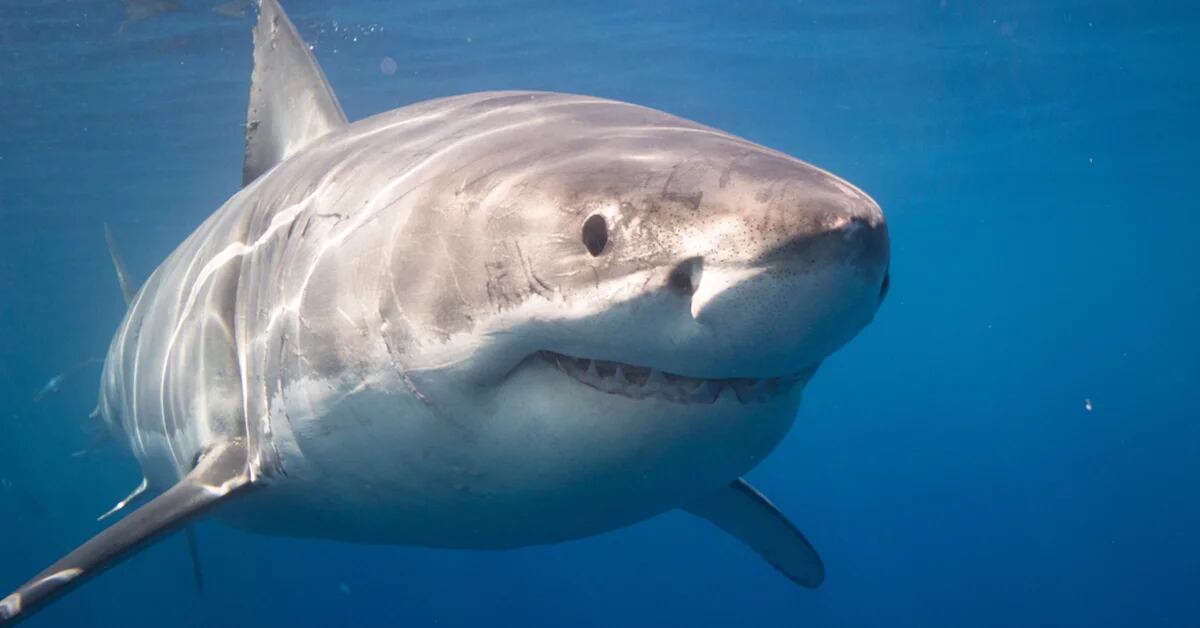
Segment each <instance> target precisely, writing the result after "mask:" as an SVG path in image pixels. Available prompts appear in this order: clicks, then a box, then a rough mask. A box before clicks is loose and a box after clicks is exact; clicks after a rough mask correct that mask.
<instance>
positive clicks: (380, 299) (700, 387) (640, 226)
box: [0, 0, 888, 623]
mask: <svg viewBox="0 0 1200 628" xmlns="http://www.w3.org/2000/svg"><path fill="white" fill-rule="evenodd" d="M243 178H244V182H245V186H244V187H243V188H242V190H241V191H239V192H238V193H237V194H235V195H234V196H233V197H232V198H231V199H230V200H229V201H228V202H227V203H226V204H225V205H224V206H223V207H221V208H220V209H219V210H217V212H216V213H214V214H213V215H212V216H211V217H210V218H209V219H208V220H206V221H205V222H204V223H203V224H202V225H201V226H200V227H199V228H198V229H197V230H196V231H195V232H194V233H193V234H192V235H191V236H190V237H189V238H188V239H187V240H185V241H184V242H183V243H182V244H181V245H180V246H179V248H178V249H176V250H175V252H174V253H172V254H171V256H170V257H169V258H168V259H167V260H165V261H164V262H163V264H162V265H161V266H159V267H158V269H157V270H156V271H155V272H154V273H153V274H152V276H151V277H150V278H149V280H148V281H147V282H146V283H145V285H144V286H143V287H142V288H141V289H140V290H139V291H138V292H137V293H136V295H131V302H130V307H129V311H128V313H127V315H126V318H125V320H124V321H123V323H122V325H121V327H120V328H119V329H118V332H117V334H116V335H115V337H114V339H113V342H112V344H111V348H110V351H109V353H108V357H107V359H106V361H105V369H104V373H103V376H102V383H101V392H100V404H99V411H100V412H99V414H100V416H101V417H102V419H103V420H104V421H105V422H106V423H107V424H108V425H109V427H110V428H111V429H112V430H113V432H114V433H115V434H117V435H119V436H120V437H121V439H122V440H123V441H124V442H126V443H127V444H128V446H129V449H130V450H131V451H132V453H133V454H134V455H135V456H136V457H137V459H138V460H139V462H140V463H141V466H142V468H143V471H144V475H145V479H144V482H143V484H142V485H140V486H139V490H138V491H136V492H135V494H134V495H131V497H130V499H131V500H132V499H133V498H136V497H138V495H140V493H141V491H142V490H146V489H147V488H148V489H149V490H150V491H151V492H158V493H159V495H158V497H155V498H154V499H152V500H150V501H149V502H148V503H146V504H145V505H143V506H142V507H140V508H138V509H137V510H136V511H134V512H133V513H131V514H130V515H128V516H126V517H125V518H123V519H121V520H120V521H119V522H117V523H116V524H114V525H113V526H112V527H110V528H108V529H107V530H105V531H104V532H102V533H101V534H100V535H98V536H97V537H95V538H93V539H92V540H90V541H88V542H87V543H85V544H84V545H83V546H81V547H80V548H79V549H77V550H75V551H74V552H72V553H71V554H69V555H67V556H66V557H64V558H63V559H62V560H60V561H59V562H58V563H56V564H54V565H52V566H51V567H50V568H48V569H46V570H45V571H44V572H42V573H41V574H39V575H38V576H37V577H35V578H34V579H32V580H31V581H30V582H28V583H26V584H25V585H24V586H22V587H21V588H20V589H18V590H17V591H16V592H14V593H13V594H12V595H10V596H8V597H7V598H4V600H3V601H0V623H3V622H4V621H6V620H7V621H12V620H18V619H20V618H22V617H25V616H27V615H28V613H29V611H30V610H32V609H33V608H35V607H36V606H38V605H39V604H41V603H44V602H45V601H47V600H49V599H51V598H52V597H53V596H54V595H57V594H59V593H61V592H62V591H65V590H66V589H67V588H69V587H70V586H73V585H75V584H78V583H79V582H82V581H83V580H84V579H86V577H88V576H90V575H93V574H95V573H97V572H99V571H100V570H102V569H103V568H104V567H106V566H108V565H111V564H113V563H114V562H115V561H117V560H119V559H120V558H121V557H123V556H125V555H128V554H129V553H130V552H132V551H135V550H136V549H138V548H140V547H143V546H145V545H146V544H147V543H149V542H150V541H152V540H153V539H155V538H158V537H161V536H162V535H163V534H165V533H168V532H170V531H173V530H175V529H178V528H179V527H181V526H184V525H186V524H187V523H188V522H189V521H192V520H194V519H195V518H196V517H200V516H204V515H209V514H211V515H212V516H214V517H216V518H218V519H221V520H223V521H226V522H228V523H230V524H232V525H236V526H240V527H244V528H247V529H252V530H256V531H260V532H264V533H269V534H286V535H298V536H313V537H323V538H335V539H344V540H349V541H355V542H365V543H388V544H417V545H427V546H438V547H460V548H505V547H517V546H522V545H529V544H538V543H552V542H558V541H564V540H568V539H574V538H580V537H585V536H588V535H592V534H596V533H600V532H604V531H607V530H612V529H615V528H619V527H622V526H626V525H630V524H633V523H636V522H638V521H641V520H644V519H647V518H649V517H653V516H655V515H657V514H660V513H662V512H665V511H668V510H672V509H676V508H682V509H685V510H688V511H689V512H692V513H693V514H696V515H697V516H699V517H701V518H704V519H707V520H709V521H711V522H712V523H714V524H716V525H717V526H719V527H721V528H722V529H724V530H726V531H727V532H729V533H730V534H732V535H733V536H735V537H737V538H739V539H740V540H742V541H743V542H745V543H746V544H747V545H749V546H750V547H751V548H753V549H755V550H756V551H758V552H759V553H760V554H762V555H763V556H764V557H765V558H766V559H767V560H769V561H770V562H771V563H772V564H773V565H775V566H776V567H777V568H778V569H779V570H780V571H781V572H782V573H784V574H785V575H787V576H788V577H790V578H792V579H793V580H795V581H797V582H798V583H800V584H802V585H805V586H809V587H814V586H817V585H819V584H820V582H821V581H822V579H823V577H824V570H823V567H822V565H821V561H820V559H819V558H818V557H817V555H816V553H815V552H814V551H813V550H812V548H811V546H810V545H809V544H808V542H807V541H806V540H805V539H804V537H803V535H801V534H800V533H799V531H798V530H796V528H795V527H794V526H793V525H792V524H791V523H789V522H788V521H787V520H786V519H785V518H784V517H783V516H782V515H781V514H780V513H779V512H778V511H777V510H776V509H775V508H774V507H773V506H772V505H771V504H770V502H769V501H768V500H767V499H766V498H765V497H763V496H762V495H761V494H759V493H758V492H757V491H756V490H754V489H753V488H752V487H750V486H749V485H748V484H746V483H745V482H744V481H742V480H740V479H738V478H739V477H740V476H741V475H742V474H743V473H745V472H746V471H748V470H750V469H751V468H752V467H753V466H754V465H755V464H757V463H758V462H759V461H761V460H762V459H763V458H764V457H765V456H766V455H767V454H768V453H770V451H771V450H772V449H773V448H774V447H775V446H776V445H777V444H778V443H779V442H780V440H781V439H782V438H783V437H784V435H785V434H786V433H787V430H788V428H789V427H790V425H791V423H792V421H793V420H794V417H795V415H796V408H797V406H798V404H799V401H800V396H801V392H802V390H803V388H804V386H805V385H806V384H807V383H808V381H809V379H810V378H811V377H812V375H813V373H814V372H815V371H816V369H817V367H818V366H819V365H820V363H821V361H822V360H823V359H824V358H825V357H826V356H828V355H829V354H830V353H831V352H833V351H835V350H836V349H837V348H838V347H840V346H841V345H843V344H844V343H845V342H847V341H848V340H850V339H851V338H852V337H853V336H854V335H855V334H856V333H857V332H858V331H859V330H860V329H861V328H862V327H863V326H864V325H866V324H867V323H868V322H869V321H870V319H871V318H872V317H873V315H874V313H875V311H876V309H877V308H878V306H879V303H880V301H881V300H882V298H883V295H884V294H885V293H886V290H887V284H888V276H887V267H888V236H887V229H886V224H885V222H884V219H883V214H882V212H881V211H880V209H879V207H878V205H877V204H876V203H875V202H874V201H873V200H871V199H870V197H868V196H867V195H866V194H865V193H863V192H862V191H860V190H859V189H858V188H856V187H854V186H853V185H851V184H849V183H847V182H846V181H844V180H842V179H840V178H838V177H836V176H834V175H832V174H830V173H828V172H825V171H823V170H820V169H818V168H816V167H814V166H811V165H809V164H806V163H804V162H801V161H798V160H796V159H794V158H792V157H790V156H787V155H785V154H782V153H779V152H777V151H774V150H771V149H767V148H764V147H762V146H759V145H756V144H753V143H751V142H748V141H746V140H743V139H740V138H737V137H734V136H732V135H729V134H727V133H724V132H721V131H718V130H716V129H712V128H710V127H706V126H703V125H700V124H697V123H694V122H690V121H687V120H683V119H681V118H677V117H675V116H671V115H669V114H666V113H663V112H660V111H656V110H653V109H648V108H645V107H640V106H636V105H631V104H628V103H621V102H616V101H611V100H605V99H599V98H592V97H587V96H578V95H569V94H555V93H545V92H491V93H480V94H469V95H465V96H458V97H452V98H446V99H440V100H435V101H429V102H424V103H418V104H415V105H411V106H408V107H404V108H401V109H397V110H394V111H390V112H387V113H383V114H380V115H377V116H374V117H371V118H368V119H366V120H362V121H359V122H355V123H353V124H351V123H349V122H348V121H347V120H346V118H345V116H344V114H343V113H342V110H341V107H340V105H339V104H338V103H337V100H336V98H335V97H334V96H333V92H332V90H331V89H330V88H329V85H328V83H327V82H326V80H325V78H324V76H323V74H322V73H321V71H320V69H319V67H318V66H317V64H316V62H315V59H314V58H313V56H312V54H311V52H310V51H309V49H308V48H307V47H306V46H305V45H304V43H303V42H302V41H301V40H300V38H299V36H298V34H297V33H296V31H295V28H294V27H293V26H292V24H291V23H290V21H288V19H287V17H286V15H285V14H284V13H283V11H282V10H281V9H280V7H279V6H278V5H277V3H276V2H275V1H274V0H265V1H264V2H263V3H262V6H261V11H260V17H259V22H258V26H257V27H256V30H255V70H254V75H253V78H252V87H251V97H250V107H249V114H248V124H247V154H246V160H245V164H244V166H243ZM117 266H118V270H119V272H122V274H123V271H121V265H120V264H118V265H117ZM122 283H123V285H126V283H127V282H126V281H125V280H124V279H123V282H122ZM122 505H123V504H122Z"/></svg>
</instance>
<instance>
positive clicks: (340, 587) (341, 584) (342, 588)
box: [338, 582, 350, 594]
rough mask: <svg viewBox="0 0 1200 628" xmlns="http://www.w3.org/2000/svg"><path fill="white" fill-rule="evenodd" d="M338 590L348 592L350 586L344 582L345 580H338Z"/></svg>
mask: <svg viewBox="0 0 1200 628" xmlns="http://www.w3.org/2000/svg"><path fill="white" fill-rule="evenodd" d="M338 591H341V592H342V593H346V594H349V593H350V587H348V586H346V583H345V582H339V583H338Z"/></svg>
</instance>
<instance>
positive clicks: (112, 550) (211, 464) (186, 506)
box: [0, 440, 251, 625]
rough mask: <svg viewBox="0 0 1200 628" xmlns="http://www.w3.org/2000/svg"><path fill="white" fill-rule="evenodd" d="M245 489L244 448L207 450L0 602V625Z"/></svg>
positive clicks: (230, 444)
mask: <svg viewBox="0 0 1200 628" xmlns="http://www.w3.org/2000/svg"><path fill="white" fill-rule="evenodd" d="M250 486H251V483H250V475H249V472H248V470H247V466H246V448H245V445H244V444H243V443H242V442H241V441H240V440H238V441H231V442H226V443H222V444H220V445H218V446H216V447H213V448H212V449H210V450H209V451H208V452H207V453H206V454H205V455H203V456H201V458H200V462H199V464H197V465H196V468H195V469H193V470H192V472H191V473H189V474H188V475H187V476H186V477H184V478H183V479H182V480H180V481H179V483H178V484H176V485H175V486H172V487H171V488H169V489H167V490H166V492H164V493H163V494H162V495H159V496H158V497H156V498H154V499H152V500H150V501H149V502H147V503H146V504H145V505H144V506H142V507H140V508H138V509H137V510H134V511H133V512H132V513H130V514H129V515H128V516H127V517H125V518H124V519H121V520H120V521H118V522H117V523H115V524H113V525H112V526H111V527H109V528H108V529H106V530H104V531H103V532H101V533H100V534H97V535H96V536H94V537H92V538H91V540H89V541H88V542H86V543H84V544H83V545H80V546H79V547H78V548H76V549H75V551H73V552H71V553H70V554H67V555H66V556H64V557H63V558H62V559H61V560H59V561H58V562H56V563H54V564H53V565H51V566H50V567H49V568H47V569H46V570H45V571H43V572H42V573H40V574H38V575H37V576H36V577H34V578H33V579H32V580H30V581H29V582H26V583H25V584H24V585H22V586H21V588H19V589H17V590H16V591H15V592H14V593H13V594H12V595H9V596H8V597H6V598H4V599H3V600H0V625H7V624H9V623H10V622H11V623H15V622H17V621H19V620H21V619H25V618H26V617H28V616H29V615H30V614H31V613H32V612H33V611H34V610H35V609H36V608H38V607H39V606H40V605H42V604H45V603H46V602H49V601H50V600H51V599H53V598H54V597H56V596H58V595H61V594H63V593H65V592H67V591H68V590H70V589H71V588H72V587H74V586H77V585H79V584H80V583H82V582H83V581H84V580H87V579H88V578H90V577H92V576H95V575H96V574H98V573H100V572H102V571H104V570H105V569H107V568H109V567H111V566H113V565H115V564H117V563H119V562H120V561H121V560H123V559H125V558H127V557H128V556H130V555H131V554H133V553H134V552H136V551H137V550H140V549H142V548H144V547H146V546H148V545H150V544H151V543H153V542H154V541H156V540H158V539H160V538H162V537H163V536H165V535H167V534H168V533H170V532H173V531H175V530H178V529H179V528H180V527H181V526H184V525H186V524H187V523H188V522H189V521H192V520H194V519H196V518H197V517H199V516H201V515H203V514H204V513H205V512H207V511H208V510H209V509H211V508H212V507H214V506H216V505H217V504H220V503H222V502H225V501H227V500H228V499H230V498H232V497H233V496H234V495H237V494H240V493H243V492H245V491H246V490H247V489H248V488H249V487H250Z"/></svg>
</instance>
